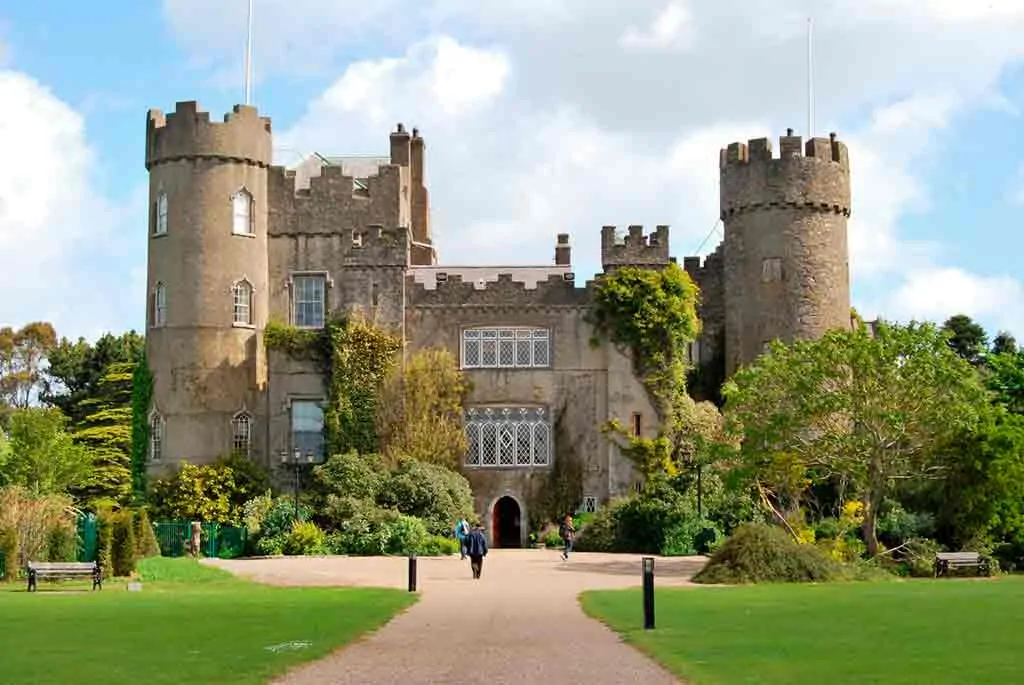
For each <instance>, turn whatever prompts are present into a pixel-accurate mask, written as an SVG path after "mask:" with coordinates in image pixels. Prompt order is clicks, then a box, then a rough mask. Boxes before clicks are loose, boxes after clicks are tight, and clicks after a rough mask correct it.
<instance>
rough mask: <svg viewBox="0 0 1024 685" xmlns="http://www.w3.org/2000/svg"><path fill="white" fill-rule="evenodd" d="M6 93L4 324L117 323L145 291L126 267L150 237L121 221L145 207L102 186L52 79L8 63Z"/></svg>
mask: <svg viewBox="0 0 1024 685" xmlns="http://www.w3.org/2000/svg"><path fill="white" fill-rule="evenodd" d="M0 102H3V103H4V105H3V107H0V150H3V151H4V156H5V159H7V160H8V163H7V164H4V165H0V255H2V256H3V268H2V269H0V292H2V293H4V296H3V298H0V325H3V324H10V325H16V324H20V323H24V322H27V321H30V320H37V319H46V320H49V321H51V322H52V323H53V324H54V325H55V326H56V327H57V330H58V333H60V334H65V335H70V336H77V335H90V336H91V335H95V334H97V333H100V332H102V331H103V330H108V329H110V328H114V329H117V328H118V327H119V326H122V325H124V324H125V321H126V320H128V319H129V316H130V314H128V312H130V311H131V310H132V309H135V310H138V309H140V305H139V303H138V302H136V300H139V299H141V295H139V296H136V293H141V292H144V291H142V290H138V291H135V292H131V293H129V292H128V291H127V290H126V288H125V287H124V286H126V285H127V284H126V283H124V282H123V281H122V279H121V274H120V273H119V271H118V267H120V266H121V264H122V263H137V262H138V260H139V255H140V254H143V252H141V251H140V248H141V249H142V250H144V242H142V243H141V244H140V243H139V242H138V241H136V243H135V244H131V243H130V241H125V240H124V239H123V235H122V234H121V233H120V232H119V231H118V230H117V227H119V226H126V225H127V221H128V219H129V217H130V216H132V215H135V213H136V212H138V211H139V208H138V207H134V206H132V207H124V208H121V207H115V206H112V205H110V204H108V203H106V202H105V201H104V200H103V199H102V198H101V196H100V194H99V193H97V192H96V189H95V188H94V187H93V186H92V185H91V183H90V176H91V174H92V173H93V172H94V154H93V151H92V149H91V148H90V146H89V145H88V143H87V141H86V137H85V127H84V122H83V120H82V117H81V115H80V114H78V113H77V112H76V111H75V110H73V109H72V108H70V107H69V106H68V105H67V104H65V103H64V102H62V101H61V100H60V99H58V98H57V97H56V96H54V95H53V93H51V92H50V91H49V90H48V89H47V88H45V87H44V86H43V85H41V84H40V83H38V82H37V81H35V80H33V79H32V78H30V77H28V76H26V75H25V74H21V73H18V72H14V71H0ZM144 207H145V203H144V201H143V205H142V209H141V215H142V216H145V209H144ZM129 212H131V214H129ZM99 258H102V259H103V261H102V262H101V261H99ZM94 269H95V271H94Z"/></svg>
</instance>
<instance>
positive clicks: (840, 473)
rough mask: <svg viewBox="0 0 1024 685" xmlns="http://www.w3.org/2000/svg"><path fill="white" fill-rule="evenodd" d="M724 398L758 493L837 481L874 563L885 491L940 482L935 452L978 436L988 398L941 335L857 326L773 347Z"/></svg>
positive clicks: (925, 329)
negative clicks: (853, 505)
mask: <svg viewBox="0 0 1024 685" xmlns="http://www.w3.org/2000/svg"><path fill="white" fill-rule="evenodd" d="M725 395H726V419H727V422H728V429H729V430H730V432H732V433H733V434H736V435H742V436H743V442H742V445H741V450H740V456H741V459H742V462H743V463H744V465H746V466H747V467H748V468H750V469H751V470H752V471H753V473H754V474H755V478H756V479H757V480H758V484H759V485H760V486H762V487H765V488H766V489H767V490H769V491H770V488H771V487H772V486H774V485H778V484H782V485H784V486H786V487H790V488H792V487H794V486H795V487H805V486H806V485H808V484H810V483H811V482H814V481H823V480H826V479H829V478H832V477H839V478H841V479H843V480H844V481H845V482H846V483H847V484H848V487H849V488H850V490H851V491H852V492H854V493H856V495H857V496H858V497H859V498H860V500H861V502H862V503H863V505H864V519H863V523H862V526H861V530H862V533H863V536H864V541H865V543H866V544H867V548H868V552H869V553H870V554H871V555H872V556H874V555H876V554H877V553H878V551H879V544H878V538H877V534H876V521H877V519H878V514H879V508H880V507H881V504H882V500H883V498H884V497H885V496H886V494H887V493H889V492H890V490H891V489H892V488H893V485H894V483H895V482H896V481H900V480H908V479H925V478H931V477H938V476H939V475H940V474H941V473H942V464H941V462H940V461H939V460H938V459H937V455H936V452H937V448H938V447H939V446H940V445H942V444H944V443H945V441H946V440H948V439H949V437H950V436H951V435H954V434H956V432H957V431H959V430H970V429H971V428H972V427H973V426H974V425H976V424H977V421H978V420H979V412H980V411H981V410H983V409H984V407H985V405H986V404H987V399H988V398H987V394H986V392H985V390H984V388H983V387H982V385H981V382H980V379H979V378H978V375H977V374H976V373H974V372H973V371H972V369H971V368H970V366H969V365H968V364H967V362H965V361H964V360H963V359H961V358H960V357H959V356H958V355H957V353H956V352H954V351H953V349H952V348H951V346H950V345H949V344H948V343H947V336H946V334H944V333H943V332H940V331H939V330H937V329H936V328H935V327H934V326H933V325H931V324H918V323H911V324H909V325H906V326H902V325H898V324H890V323H886V322H879V324H878V326H877V328H876V330H875V333H874V335H872V333H871V332H869V330H868V328H867V327H866V326H865V325H864V323H863V322H859V323H858V325H857V326H856V327H854V329H853V330H850V331H834V332H831V333H828V334H826V335H825V336H824V337H823V338H821V339H819V340H813V341H798V342H796V343H794V344H792V345H790V346H787V345H784V344H781V343H779V342H777V341H776V342H775V343H773V344H772V345H771V347H770V351H769V352H768V353H767V354H765V355H762V356H761V357H760V358H759V359H758V360H757V361H756V362H755V363H754V364H752V365H750V366H748V367H746V368H743V369H741V370H740V371H739V372H738V373H737V374H736V375H735V377H734V378H733V379H732V380H731V381H730V382H729V383H728V384H727V385H726V389H725ZM768 504H769V505H770V501H769V502H768ZM776 516H777V517H778V518H780V519H781V518H783V517H782V516H781V515H779V514H778V513H777V512H776Z"/></svg>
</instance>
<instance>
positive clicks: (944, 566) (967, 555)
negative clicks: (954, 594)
mask: <svg viewBox="0 0 1024 685" xmlns="http://www.w3.org/2000/svg"><path fill="white" fill-rule="evenodd" d="M958 568H976V569H978V575H982V574H984V575H986V576H987V575H989V568H988V560H987V559H983V558H982V556H981V555H980V554H978V553H977V552H937V553H936V554H935V577H936V578H938V577H939V576H947V575H949V572H950V571H954V570H956V569H958Z"/></svg>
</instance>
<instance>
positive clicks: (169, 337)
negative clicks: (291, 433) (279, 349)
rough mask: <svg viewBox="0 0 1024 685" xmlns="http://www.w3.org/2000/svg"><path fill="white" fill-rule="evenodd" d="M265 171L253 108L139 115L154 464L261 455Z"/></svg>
mask: <svg viewBox="0 0 1024 685" xmlns="http://www.w3.org/2000/svg"><path fill="white" fill-rule="evenodd" d="M270 162H271V125H270V120H269V119H267V118H264V117H260V116H259V114H258V113H257V111H256V109H255V108H253V107H243V106H236V107H235V108H234V109H233V111H232V112H231V113H229V114H228V115H227V116H225V117H224V120H223V122H211V121H210V116H209V114H208V113H206V112H201V111H198V109H197V106H196V103H195V102H179V103H177V106H176V107H175V111H174V112H173V113H171V114H168V115H167V116H164V114H163V113H162V112H161V111H159V110H150V111H149V113H148V116H147V122H146V169H147V170H148V171H149V187H150V191H149V197H150V206H151V208H152V209H151V215H150V221H149V230H148V233H149V247H148V277H147V278H148V292H149V302H148V306H147V328H146V333H147V335H146V350H147V355H148V361H149V365H150V368H151V370H152V372H153V378H154V388H153V406H152V410H151V411H152V414H151V417H152V421H153V425H154V426H155V428H156V430H157V431H159V432H160V438H161V440H159V441H156V444H158V445H159V448H158V451H159V452H160V453H161V454H153V455H152V456H154V457H162V459H161V461H164V462H166V461H168V460H178V459H188V460H189V461H192V462H194V463H203V462H209V461H212V460H214V459H216V458H217V457H219V456H222V455H224V454H226V453H227V452H229V451H230V450H231V449H232V446H233V444H238V443H240V442H242V440H241V438H242V437H243V434H244V438H245V440H244V442H245V444H246V445H247V446H248V447H249V449H250V450H251V451H255V452H258V451H259V450H260V448H261V442H260V440H259V438H260V436H259V435H257V434H256V433H255V432H252V430H251V429H252V426H253V425H254V424H257V425H258V423H259V422H258V421H256V420H255V419H256V415H257V414H258V413H259V412H260V411H262V409H263V407H264V405H265V401H263V400H261V397H262V393H263V391H264V387H265V384H266V377H267V368H266V360H265V358H264V352H263V345H262V341H261V338H262V332H263V329H264V327H265V326H266V323H267V318H268V302H267V293H268V290H269V288H268V268H267V267H268V249H267V214H268V197H267V196H268V193H267V169H268V165H269V164H270ZM151 451H157V448H153V449H152V450H151ZM154 466H156V465H154Z"/></svg>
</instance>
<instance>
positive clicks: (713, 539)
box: [660, 516, 722, 557]
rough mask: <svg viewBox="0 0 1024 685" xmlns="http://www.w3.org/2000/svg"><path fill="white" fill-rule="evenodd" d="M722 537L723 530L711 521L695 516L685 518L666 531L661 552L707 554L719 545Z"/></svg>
mask: <svg viewBox="0 0 1024 685" xmlns="http://www.w3.org/2000/svg"><path fill="white" fill-rule="evenodd" d="M721 538H722V534H721V532H720V531H719V530H718V528H717V527H716V526H715V524H714V523H712V522H711V521H708V520H707V519H699V518H697V517H695V516H693V517H688V518H684V519H682V520H679V521H677V522H676V523H674V524H673V525H672V526H671V527H670V528H669V529H668V530H666V531H665V539H664V541H663V542H662V545H661V551H660V554H661V555H662V556H666V557H686V556H693V555H695V554H707V553H708V552H710V551H712V550H713V549H715V548H716V547H717V546H718V544H719V543H720V541H721Z"/></svg>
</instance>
